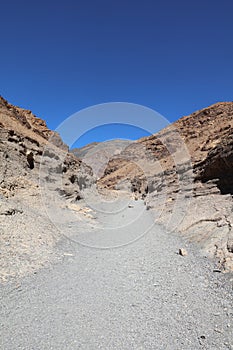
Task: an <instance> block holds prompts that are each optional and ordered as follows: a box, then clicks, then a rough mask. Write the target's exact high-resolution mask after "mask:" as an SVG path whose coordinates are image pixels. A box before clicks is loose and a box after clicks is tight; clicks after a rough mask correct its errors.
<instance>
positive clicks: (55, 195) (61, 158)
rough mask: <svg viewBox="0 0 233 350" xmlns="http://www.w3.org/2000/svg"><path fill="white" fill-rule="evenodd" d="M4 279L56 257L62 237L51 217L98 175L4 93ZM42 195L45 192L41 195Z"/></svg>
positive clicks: (0, 153) (0, 205)
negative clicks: (11, 102)
mask: <svg viewBox="0 0 233 350" xmlns="http://www.w3.org/2000/svg"><path fill="white" fill-rule="evenodd" d="M0 162H1V168H0V229H1V232H0V246H1V248H0V260H1V262H0V264H1V271H0V280H4V279H7V278H9V276H15V277H17V276H22V275H24V274H26V273H28V272H30V271H31V272H32V271H36V270H37V269H38V268H39V267H41V266H43V265H46V264H47V262H48V261H50V260H51V259H55V258H56V252H55V244H56V243H57V242H58V241H59V239H60V238H61V235H60V234H59V232H57V231H58V230H57V228H56V227H55V226H54V225H53V223H52V222H51V220H50V218H49V213H48V207H52V208H53V210H55V211H58V208H55V203H56V204H57V205H58V207H60V208H61V207H62V206H63V204H62V200H63V202H64V200H66V201H65V202H67V204H66V205H68V204H69V203H71V202H75V201H76V200H79V199H80V198H81V197H82V193H81V192H82V190H83V188H85V187H88V186H91V185H92V183H93V181H94V179H93V176H92V170H91V169H90V167H88V166H87V165H85V164H84V163H82V161H81V160H80V159H78V158H77V157H75V156H74V155H73V154H71V153H69V152H68V146H66V145H65V144H64V143H63V142H62V140H61V138H60V136H59V135H58V134H56V133H54V132H52V131H51V130H49V129H48V128H47V126H46V124H45V122H44V121H43V120H41V119H39V118H37V117H35V116H34V115H33V114H32V112H31V111H28V110H24V109H21V108H19V107H15V106H13V105H11V104H9V103H8V102H7V101H6V100H5V99H3V98H2V97H0ZM41 194H42V195H41Z"/></svg>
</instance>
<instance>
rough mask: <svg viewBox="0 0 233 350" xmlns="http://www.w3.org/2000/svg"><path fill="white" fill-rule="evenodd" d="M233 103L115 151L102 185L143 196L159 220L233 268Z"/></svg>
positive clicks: (202, 111)
mask: <svg viewBox="0 0 233 350" xmlns="http://www.w3.org/2000/svg"><path fill="white" fill-rule="evenodd" d="M232 169H233V103H232V102H226V103H217V104H215V105H212V106H210V107H208V108H205V109H203V110H200V111H197V112H195V113H193V114H191V115H190V116H186V117H183V118H181V119H179V120H178V121H177V122H175V123H174V124H172V125H170V126H168V127H167V128H165V129H164V130H162V131H161V132H159V133H158V134H156V135H153V136H150V137H146V138H143V139H140V140H138V141H137V142H134V143H133V144H131V145H129V146H128V147H127V148H126V149H125V150H124V151H123V152H122V153H121V154H120V155H119V156H115V157H113V158H112V159H111V160H110V161H109V163H108V166H107V167H106V170H105V174H104V176H103V177H102V178H101V179H100V180H99V187H101V188H103V187H104V188H109V189H112V188H115V189H127V190H128V191H131V192H132V193H134V195H135V197H136V198H138V197H142V198H144V199H145V203H146V205H147V207H148V209H149V208H151V209H152V210H153V211H154V214H155V217H156V219H157V221H158V222H160V223H162V224H164V225H166V227H167V229H169V230H179V231H180V232H181V233H182V234H183V235H184V236H185V237H187V238H188V239H190V240H192V241H194V242H197V243H198V244H199V245H200V247H201V248H202V249H203V251H204V252H205V254H208V256H211V257H213V256H215V257H217V258H218V261H219V268H221V269H222V268H223V269H233V232H232V224H233V215H232V208H233V201H232V194H233V183H232V179H233V170H232Z"/></svg>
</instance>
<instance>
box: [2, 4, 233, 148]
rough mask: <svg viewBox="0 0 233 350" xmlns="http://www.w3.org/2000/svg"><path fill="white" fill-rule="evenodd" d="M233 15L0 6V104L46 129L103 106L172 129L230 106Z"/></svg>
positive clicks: (193, 8) (180, 9)
mask: <svg viewBox="0 0 233 350" xmlns="http://www.w3.org/2000/svg"><path fill="white" fill-rule="evenodd" d="M232 13H233V2H232V1H231V0H221V1H210V0H207V1H205V0H202V1H201V0H195V1H187V0H186V1H184V0H177V1H174V0H173V1H172V0H169V1H166V0H164V1H156V0H154V1H152V0H149V1H147V0H144V1H137V0H136V1H127V0H125V1H122V0H118V1H109V0H108V1H102V0H98V1H97V0H95V1H94V0H93V1H88V0H86V1H78V0H76V1H74V0H73V1H72V0H66V1H59V0H58V1H53V0H51V1H44V0H40V1H23V0H22V1H16V0H13V1H4V2H2V3H1V21H0V33H1V39H0V48H1V55H0V64H1V66H0V67H1V77H0V87H1V90H0V94H1V95H2V96H3V97H5V98H6V99H8V100H9V101H10V102H11V103H13V104H16V105H20V106H22V107H25V108H28V109H31V110H32V111H33V112H34V113H35V114H36V115H38V116H39V117H42V118H43V119H45V120H46V121H47V124H48V126H49V127H50V128H52V129H54V128H56V127H57V126H58V125H59V124H60V123H61V122H62V121H63V120H64V119H66V118H67V117H68V116H69V115H71V114H73V113H75V112H77V111H78V110H80V109H83V108H86V107H88V106H91V105H94V104H98V103H103V102H112V101H123V102H131V103H137V104H142V105H145V106H147V107H150V108H152V109H155V110H157V111H158V112H159V113H161V114H162V115H164V116H165V117H166V118H167V119H168V120H170V121H174V120H176V119H178V118H179V117H181V116H183V115H187V114H190V113H191V112H193V111H194V110H196V109H200V108H203V107H206V106H208V105H210V104H212V103H215V102H218V101H232V100H233V98H232V94H233V87H232V84H233V45H232V44H233V43H232V41H233V20H232ZM117 136H119V137H120V136H121V135H119V131H117V132H116V137H117ZM93 137H94V136H93V133H92V136H90V139H88V138H87V140H86V141H85V142H89V141H90V142H91V141H94V140H93Z"/></svg>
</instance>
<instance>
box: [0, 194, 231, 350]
mask: <svg viewBox="0 0 233 350" xmlns="http://www.w3.org/2000/svg"><path fill="white" fill-rule="evenodd" d="M129 204H130V205H129ZM129 206H130V207H129ZM131 206H132V207H131ZM94 207H95V208H96V215H97V217H96V219H93V222H96V223H95V225H94V224H93V227H91V225H90V226H88V227H87V228H86V229H85V230H84V229H82V230H81V225H80V227H79V229H78V230H77V224H75V222H73V223H72V222H69V224H67V225H65V221H63V223H62V224H61V227H63V229H64V230H65V229H66V228H67V231H64V232H66V235H67V236H69V237H70V238H72V240H73V241H69V242H70V243H67V241H66V240H64V247H63V248H62V249H63V250H64V253H65V254H64V259H63V261H62V263H59V264H57V265H53V266H50V267H49V268H47V269H44V270H41V271H40V272H39V273H38V274H36V275H33V276H29V277H27V278H24V279H23V280H22V281H21V282H20V284H18V285H17V284H16V283H11V284H8V285H4V286H2V287H1V320H0V323H1V343H0V345H1V349H3V350H15V349H25V350H26V349H27V350H28V349H30V350H47V349H56V350H63V349H67V350H75V349H84V350H95V349H104V350H111V349H117V350H118V349H119V350H131V349H136V350H139V349H142V350H144V349H148V350H152V349H158V350H160V349H162V350H163V349H169V350H176V349H185V350H187V349H188V350H192V349H193V350H198V349H209V350H215V349H216V350H221V349H233V331H232V326H233V322H232V315H233V310H232V296H231V288H230V287H231V286H230V285H231V283H232V282H231V281H230V278H231V276H229V275H228V276H225V275H223V274H218V273H214V272H213V264H212V263H211V262H209V261H208V260H207V259H206V258H205V257H202V256H200V255H199V253H198V251H197V250H196V249H195V247H194V246H191V245H188V244H187V243H184V242H183V241H182V239H181V238H179V237H177V236H176V235H174V234H172V235H171V234H170V235H169V234H168V233H166V232H164V230H163V229H162V227H160V226H155V225H154V226H153V227H151V224H152V223H153V220H152V218H151V216H150V212H149V211H146V210H145V206H144V205H143V202H141V201H137V202H132V203H129V202H128V201H122V200H119V201H118V202H115V203H112V204H111V203H107V204H102V205H101V204H98V203H95V205H94ZM107 209H108V212H106V210H107ZM110 212H112V213H110ZM62 225H63V226H62ZM120 226H121V227H120ZM65 227H66V228H65ZM104 227H105V228H107V229H105V230H104ZM147 230H148V232H147V233H145V231H147ZM76 242H79V243H76ZM80 243H81V244H80ZM129 243H130V244H129ZM115 246H118V247H117V248H113V247H115ZM93 247H95V248H93ZM181 247H184V248H186V250H187V251H188V256H185V257H183V256H180V255H178V254H177V251H178V249H179V248H181ZM98 248H101V249H98Z"/></svg>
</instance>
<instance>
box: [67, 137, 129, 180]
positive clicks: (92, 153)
mask: <svg viewBox="0 0 233 350" xmlns="http://www.w3.org/2000/svg"><path fill="white" fill-rule="evenodd" d="M131 143H132V141H129V140H123V139H119V140H109V141H105V142H93V143H91V144H89V145H87V146H84V147H82V148H74V149H73V150H72V151H71V152H72V153H73V154H74V155H75V156H76V157H78V158H79V159H82V160H83V162H84V163H85V164H87V165H89V166H90V167H91V168H92V171H93V173H94V175H95V176H96V177H97V178H100V177H102V176H103V175H104V171H105V168H106V166H107V164H108V161H109V159H110V158H112V157H113V156H116V155H119V154H120V153H121V152H122V151H123V150H124V149H125V148H126V147H127V146H129V145H130V144H131Z"/></svg>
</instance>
